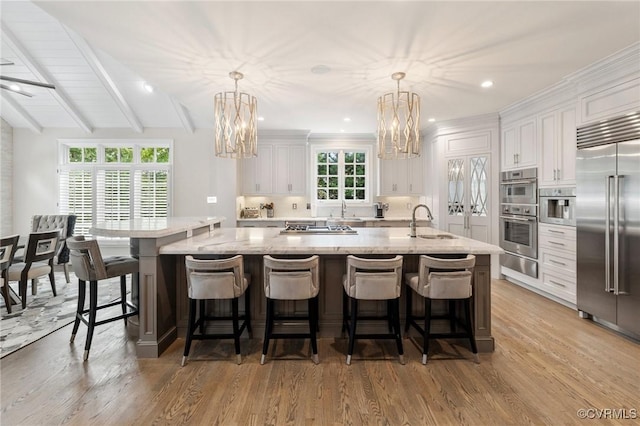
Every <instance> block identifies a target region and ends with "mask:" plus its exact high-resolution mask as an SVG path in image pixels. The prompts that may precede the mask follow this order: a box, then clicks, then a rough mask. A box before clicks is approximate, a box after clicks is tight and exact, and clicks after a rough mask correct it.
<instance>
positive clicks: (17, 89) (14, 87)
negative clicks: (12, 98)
mask: <svg viewBox="0 0 640 426" xmlns="http://www.w3.org/2000/svg"><path fill="white" fill-rule="evenodd" d="M9 89H11V90H13V91H15V92H19V91H20V90H22V89H21V88H20V86H18V85H17V84H10V85H9Z"/></svg>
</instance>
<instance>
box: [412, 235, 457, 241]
mask: <svg viewBox="0 0 640 426" xmlns="http://www.w3.org/2000/svg"><path fill="white" fill-rule="evenodd" d="M418 238H424V239H427V240H455V239H456V238H458V237H456V236H455V235H449V234H422V235H418Z"/></svg>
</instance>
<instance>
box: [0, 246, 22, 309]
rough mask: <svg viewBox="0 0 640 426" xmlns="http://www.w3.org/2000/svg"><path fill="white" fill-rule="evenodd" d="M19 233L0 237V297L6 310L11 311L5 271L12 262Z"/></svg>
mask: <svg viewBox="0 0 640 426" xmlns="http://www.w3.org/2000/svg"><path fill="white" fill-rule="evenodd" d="M19 238H20V235H11V236H8V237H2V238H0V286H1V288H2V297H3V298H4V303H5V306H6V307H7V312H8V313H11V303H12V301H11V294H10V288H9V281H8V277H7V271H8V270H9V266H11V263H12V262H13V256H14V255H15V254H16V250H17V248H18V239H19Z"/></svg>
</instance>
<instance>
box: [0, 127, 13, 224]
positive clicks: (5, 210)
mask: <svg viewBox="0 0 640 426" xmlns="http://www.w3.org/2000/svg"><path fill="white" fill-rule="evenodd" d="M0 132H1V134H0V235H2V236H6V235H10V234H12V233H13V128H12V127H11V126H10V125H9V123H7V122H6V121H4V120H2V119H0Z"/></svg>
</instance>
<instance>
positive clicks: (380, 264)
mask: <svg viewBox="0 0 640 426" xmlns="http://www.w3.org/2000/svg"><path fill="white" fill-rule="evenodd" d="M402 261H403V257H402V256H395V257H393V258H391V259H365V258H361V257H356V256H353V255H349V256H347V273H346V274H345V275H344V276H343V278H342V285H343V287H344V297H343V302H342V303H343V305H342V312H343V318H342V323H343V330H345V329H347V330H349V348H348V352H347V365H351V357H352V355H353V349H354V346H355V341H356V339H358V338H365V339H393V340H395V342H396V345H397V347H398V358H399V360H400V363H401V364H404V349H403V347H402V336H401V334H400V292H401V284H402ZM360 300H380V301H382V300H386V301H387V313H386V315H378V316H372V315H359V314H358V301H360ZM349 302H350V303H349ZM347 305H351V306H350V310H351V312H350V313H349V308H348V307H347ZM360 320H387V322H388V324H389V328H390V332H389V333H376V334H358V333H356V326H357V324H358V322H359V321H360Z"/></svg>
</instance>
